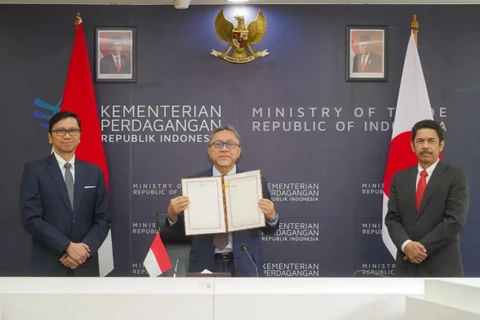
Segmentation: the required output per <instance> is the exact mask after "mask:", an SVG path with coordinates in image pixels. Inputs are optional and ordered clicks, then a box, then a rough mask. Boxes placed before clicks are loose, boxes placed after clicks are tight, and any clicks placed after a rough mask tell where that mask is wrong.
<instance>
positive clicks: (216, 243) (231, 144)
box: [166, 126, 279, 277]
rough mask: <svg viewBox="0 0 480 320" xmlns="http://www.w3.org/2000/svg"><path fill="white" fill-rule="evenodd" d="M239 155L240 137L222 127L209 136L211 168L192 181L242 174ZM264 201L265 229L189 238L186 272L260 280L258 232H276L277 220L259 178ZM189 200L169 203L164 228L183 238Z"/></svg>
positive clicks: (228, 127) (260, 255) (267, 192)
mask: <svg viewBox="0 0 480 320" xmlns="http://www.w3.org/2000/svg"><path fill="white" fill-rule="evenodd" d="M241 152H242V148H241V144H240V136H239V134H238V132H237V131H236V130H235V128H233V127H232V126H222V127H220V128H218V129H217V130H215V131H214V132H213V133H212V135H211V136H210V139H209V143H208V148H207V153H208V157H209V158H210V160H211V161H212V163H213V167H212V168H210V169H208V170H206V171H204V172H201V173H199V174H197V175H195V176H193V177H211V176H221V175H231V174H236V173H241V172H243V171H242V170H241V169H240V168H238V167H237V166H236V162H237V160H238V158H239V157H240V154H241ZM262 191H263V199H261V200H260V201H259V203H258V206H259V207H260V209H261V210H262V212H263V214H264V215H265V219H266V222H267V224H266V226H265V227H263V228H260V229H250V230H242V231H236V232H231V233H223V234H215V235H199V236H194V237H193V238H192V246H191V249H190V266H189V272H202V271H203V270H205V269H207V270H209V271H211V272H229V273H231V275H232V276H236V277H255V276H257V271H256V270H260V272H259V273H258V276H261V275H262V273H261V270H262V265H263V261H262V260H263V258H262V244H261V238H260V233H259V230H260V231H262V232H263V233H265V234H273V233H274V232H275V230H277V229H278V225H279V217H278V214H277V213H276V212H275V207H274V204H273V202H272V201H271V200H270V192H269V191H268V188H267V182H266V180H265V178H263V177H262ZM188 205H189V200H188V198H187V197H185V196H179V197H176V198H173V199H172V200H170V204H169V206H168V216H167V219H166V224H167V226H168V227H170V228H171V229H172V230H175V231H176V232H178V233H179V234H183V235H184V234H185V227H184V216H183V211H184V210H185V209H186V208H187V207H188ZM245 248H246V249H247V251H248V253H249V254H250V255H251V257H252V260H253V261H254V263H255V265H256V268H255V266H254V265H253V264H252V262H251V261H250V258H249V257H248V254H247V252H244V250H245Z"/></svg>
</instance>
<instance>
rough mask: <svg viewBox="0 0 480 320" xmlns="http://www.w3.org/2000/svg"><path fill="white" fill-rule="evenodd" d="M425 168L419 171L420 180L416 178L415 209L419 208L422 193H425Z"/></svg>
mask: <svg viewBox="0 0 480 320" xmlns="http://www.w3.org/2000/svg"><path fill="white" fill-rule="evenodd" d="M427 176H428V173H427V170H425V169H424V170H422V171H421V172H420V180H418V186H417V196H416V199H415V200H416V205H417V211H418V210H419V209H420V204H421V203H422V198H423V194H424V193H425V188H426V187H427Z"/></svg>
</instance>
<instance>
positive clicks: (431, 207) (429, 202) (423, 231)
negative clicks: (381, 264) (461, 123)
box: [385, 162, 469, 277]
mask: <svg viewBox="0 0 480 320" xmlns="http://www.w3.org/2000/svg"><path fill="white" fill-rule="evenodd" d="M417 173H418V169H417V166H415V167H411V168H409V169H406V170H403V171H400V172H398V173H397V174H395V175H394V177H393V179H392V182H391V185H390V199H389V202H388V212H387V215H386V217H385V224H386V226H387V227H388V232H389V234H390V237H391V238H392V240H393V243H394V244H395V246H396V247H397V249H398V251H397V257H396V270H395V275H396V276H399V277H463V265H462V259H461V255H460V244H459V236H458V235H459V232H460V230H461V229H462V228H463V226H464V225H465V221H466V219H467V215H468V208H469V195H468V178H467V175H466V174H465V173H464V172H462V171H461V170H460V169H457V168H455V167H453V166H450V165H448V164H444V163H443V162H438V164H437V166H436V167H435V170H434V171H433V173H432V176H431V177H430V179H429V181H428V184H427V188H426V190H425V193H424V196H423V199H422V203H421V205H420V210H419V212H418V213H417V210H416V207H415V194H416V180H417ZM408 239H410V240H412V241H418V242H420V243H421V244H422V245H423V246H425V249H426V250H427V255H428V257H427V258H426V259H425V260H424V261H423V262H422V263H420V264H413V263H411V262H410V261H408V260H407V261H405V260H404V259H403V257H404V255H405V254H404V253H403V252H402V251H401V246H402V244H403V243H404V242H405V241H406V240H408Z"/></svg>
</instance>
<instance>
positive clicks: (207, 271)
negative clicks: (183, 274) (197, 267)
mask: <svg viewBox="0 0 480 320" xmlns="http://www.w3.org/2000/svg"><path fill="white" fill-rule="evenodd" d="M200 273H212V272H211V271H210V270H208V269H205V270H203V271H202V272H200Z"/></svg>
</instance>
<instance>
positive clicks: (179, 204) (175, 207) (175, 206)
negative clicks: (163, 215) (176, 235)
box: [168, 196, 190, 222]
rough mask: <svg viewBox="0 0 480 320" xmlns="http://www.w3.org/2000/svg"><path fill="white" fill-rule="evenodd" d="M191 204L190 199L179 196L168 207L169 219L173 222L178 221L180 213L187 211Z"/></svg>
mask: <svg viewBox="0 0 480 320" xmlns="http://www.w3.org/2000/svg"><path fill="white" fill-rule="evenodd" d="M189 204H190V201H189V200H188V197H185V196H179V197H176V198H173V199H172V200H170V204H169V205H168V218H169V219H170V220H171V221H173V222H175V221H177V219H178V215H179V214H180V212H182V211H184V210H185V209H187V208H188V205H189Z"/></svg>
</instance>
